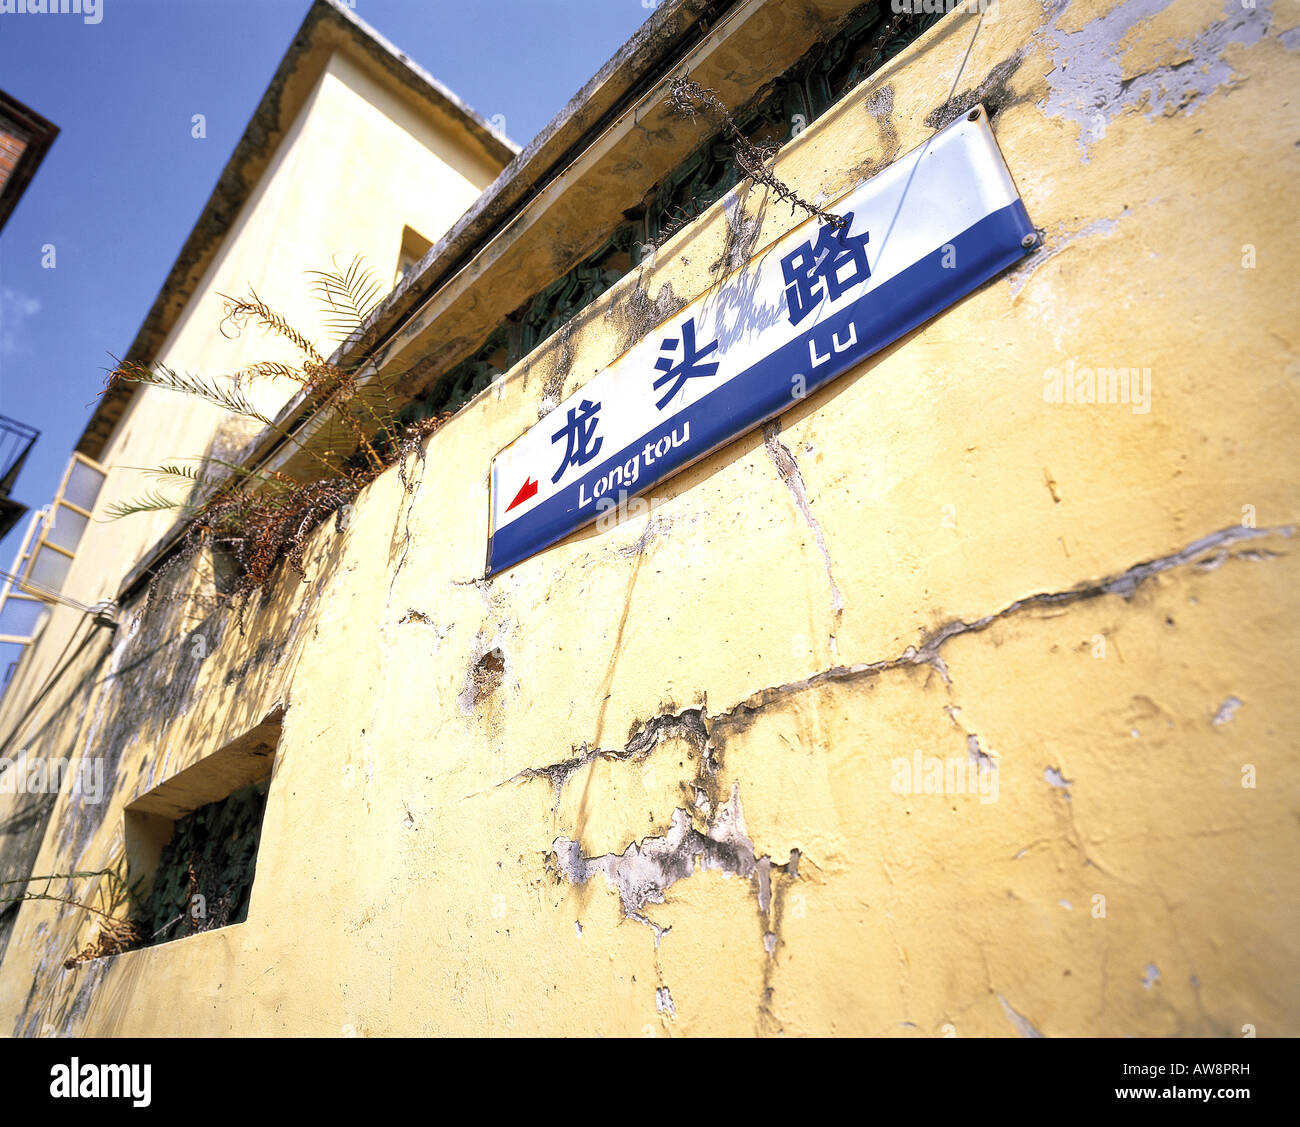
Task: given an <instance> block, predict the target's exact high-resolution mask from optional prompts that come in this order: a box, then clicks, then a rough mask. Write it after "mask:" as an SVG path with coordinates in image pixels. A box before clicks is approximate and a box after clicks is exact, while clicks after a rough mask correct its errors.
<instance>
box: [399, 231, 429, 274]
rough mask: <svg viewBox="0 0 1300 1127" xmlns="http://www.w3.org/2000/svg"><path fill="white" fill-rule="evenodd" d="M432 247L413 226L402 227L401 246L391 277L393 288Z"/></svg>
mask: <svg viewBox="0 0 1300 1127" xmlns="http://www.w3.org/2000/svg"><path fill="white" fill-rule="evenodd" d="M432 249H433V244H432V243H431V242H429V240H428V239H426V238H425V237H424V236H423V235H421V234H420V232H419V231H417V230H415V228H413V227H403V228H402V247H401V250H399V251H398V254H397V273H396V275H395V276H394V278H393V288H394V289H396V288H397V287H398V286H400V285H401V284H402V279H403V278H405V277H406V275H407V274H409V273H410V272H411V270H412V269H414V268H415V266H416V264H417V263H419V261H420V259H422V258H423V257H424V256H425V255H426V254H428V253H429V251H431V250H432Z"/></svg>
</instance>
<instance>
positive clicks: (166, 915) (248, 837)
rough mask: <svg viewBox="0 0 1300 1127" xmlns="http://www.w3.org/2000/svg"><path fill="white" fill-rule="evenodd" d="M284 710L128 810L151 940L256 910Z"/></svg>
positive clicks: (141, 908) (132, 877)
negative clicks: (265, 819) (266, 816)
mask: <svg viewBox="0 0 1300 1127" xmlns="http://www.w3.org/2000/svg"><path fill="white" fill-rule="evenodd" d="M282 717H283V713H282V712H280V711H277V712H276V713H274V714H273V715H272V716H270V717H268V718H267V719H266V720H265V721H263V723H261V724H260V725H258V726H257V727H256V728H254V729H253V730H252V731H251V732H248V733H247V734H245V735H244V736H242V737H240V738H239V739H238V740H235V741H234V742H232V743H230V744H228V745H227V746H226V747H224V748H222V749H221V750H220V751H217V752H214V753H213V754H212V755H209V756H206V757H205V758H204V759H201V760H200V761H199V762H198V763H196V764H195V765H194V766H192V767H190V768H187V769H186V770H184V771H182V772H181V773H180V774H178V775H174V776H172V778H170V779H168V780H167V781H166V782H165V783H163V784H162V785H160V786H157V787H155V788H154V789H153V790H151V791H150V792H149V793H148V794H145V795H142V796H141V797H140V798H138V799H136V800H135V801H134V802H132V803H131V804H130V805H129V806H128V807H127V808H126V851H127V868H128V873H129V878H128V883H129V884H130V885H131V886H132V888H133V890H134V892H135V893H136V895H137V897H138V900H137V906H136V911H135V912H134V913H133V914H134V915H135V917H136V919H137V920H138V921H139V923H140V924H141V926H142V929H143V930H144V932H145V934H146V936H147V938H146V939H145V942H144V944H143V945H144V946H151V945H154V944H158V943H168V942H170V941H171V940H174V939H184V938H185V937H187V936H190V935H195V934H197V933H198V932H200V931H211V930H212V929H213V928H218V927H225V926H227V925H228V924H236V923H242V922H243V921H244V920H246V919H247V918H248V910H249V907H250V904H251V902H252V893H253V877H254V875H255V871H256V867H257V853H258V846H259V845H260V843H261V837H262V816H263V814H264V813H265V812H266V796H267V791H268V789H269V787H270V785H271V771H272V767H273V765H274V761H275V748H276V745H277V743H278V742H279V738H280V722H281V719H282Z"/></svg>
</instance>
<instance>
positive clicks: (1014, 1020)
mask: <svg viewBox="0 0 1300 1127" xmlns="http://www.w3.org/2000/svg"><path fill="white" fill-rule="evenodd" d="M998 1001H999V1002H1001V1003H1002V1012H1003V1013H1005V1014H1006V1015H1007V1020H1009V1021H1010V1022H1011V1024H1012V1025H1014V1026H1015V1027H1016V1032H1017V1033H1019V1034H1020V1036H1021V1037H1042V1036H1043V1034H1042V1033H1040V1032H1039V1031H1038V1030H1037V1029H1035V1028H1034V1025H1033V1023H1032V1022H1031V1021H1030V1020H1029V1019H1028V1018H1027V1017H1025V1015H1024V1014H1022V1013H1017V1012H1016V1011H1015V1010H1014V1009H1012V1008H1011V1003H1010V1002H1008V1001H1007V1000H1006V999H1005V998H1004V997H1002V995H1001V994H999V995H998Z"/></svg>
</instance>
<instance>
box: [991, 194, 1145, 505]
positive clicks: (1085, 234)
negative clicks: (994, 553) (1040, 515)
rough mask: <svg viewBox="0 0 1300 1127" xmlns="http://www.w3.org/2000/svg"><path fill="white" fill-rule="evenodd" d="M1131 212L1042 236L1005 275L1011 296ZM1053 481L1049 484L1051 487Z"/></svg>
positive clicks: (1112, 228)
mask: <svg viewBox="0 0 1300 1127" xmlns="http://www.w3.org/2000/svg"><path fill="white" fill-rule="evenodd" d="M1132 214H1133V209H1132V208H1131V207H1126V208H1125V209H1124V210H1123V211H1121V212H1120V213H1119V215H1118V216H1117V217H1116V218H1114V219H1094V220H1093V221H1092V222H1091V223H1085V224H1084V225H1083V226H1082V227H1080V228H1078V229H1077V230H1075V231H1071V232H1069V233H1062V234H1060V235H1056V236H1050V237H1044V238H1043V239H1042V240H1041V241H1040V242H1039V244H1038V249H1037V250H1035V251H1034V252H1033V253H1032V254H1031V255H1030V256H1029V257H1028V258H1027V259H1025V261H1024V262H1023V263H1022V264H1021V265H1020V266H1018V267H1017V268H1016V269H1015V270H1013V271H1012V272H1011V274H1009V275H1008V276H1007V281H1008V283H1009V284H1010V286H1011V296H1012V297H1015V296H1016V295H1017V294H1019V293H1020V291H1021V290H1023V289H1024V288H1025V286H1026V284H1027V283H1028V282H1029V279H1030V276H1031V275H1033V274H1034V273H1035V271H1037V270H1038V268H1039V267H1040V266H1044V265H1046V264H1047V263H1048V262H1050V261H1051V260H1052V259H1053V258H1055V257H1056V256H1057V255H1058V254H1060V253H1061V252H1062V251H1063V250H1065V249H1066V248H1067V247H1069V246H1071V245H1073V244H1074V243H1075V242H1077V241H1078V240H1079V239H1090V238H1092V237H1093V236H1094V235H1105V236H1106V237H1107V238H1109V237H1110V236H1111V235H1113V234H1114V233H1115V228H1116V227H1118V226H1119V221H1120V220H1121V219H1127V218H1128V217H1129V216H1130V215H1132ZM1052 485H1055V482H1052V483H1051V484H1049V486H1048V488H1049V489H1051V487H1052ZM1052 500H1053V501H1059V500H1060V498H1059V497H1057V495H1056V492H1055V490H1052Z"/></svg>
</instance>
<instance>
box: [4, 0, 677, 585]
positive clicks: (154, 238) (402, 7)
mask: <svg viewBox="0 0 1300 1127" xmlns="http://www.w3.org/2000/svg"><path fill="white" fill-rule="evenodd" d="M309 7H310V0H100V20H99V22H98V23H96V24H88V23H86V22H85V20H84V19H83V18H82V17H81V16H78V15H72V14H69V15H49V14H45V15H37V14H31V13H21V14H19V13H13V14H9V13H5V14H0V88H3V89H4V90H5V91H6V92H8V93H9V94H11V95H12V96H13V97H15V98H17V99H18V100H19V101H21V102H24V103H26V104H27V105H29V106H31V108H32V109H34V110H36V111H37V112H38V113H41V114H43V115H44V116H45V117H46V118H48V119H49V120H51V121H53V122H54V123H55V124H56V125H58V126H59V127H60V129H61V131H62V132H61V133H60V135H59V137H58V139H57V140H56V141H55V142H54V146H53V148H51V150H50V152H49V154H48V155H47V156H46V158H45V162H44V163H43V164H42V165H41V168H40V170H39V171H38V172H37V174H36V178H35V179H34V180H33V181H32V183H31V184H30V186H29V187H28V189H27V194H26V195H25V196H24V197H23V199H22V200H21V202H20V203H19V205H18V207H17V210H16V211H15V212H14V213H13V215H12V216H11V217H10V219H9V222H8V224H7V225H6V227H5V228H4V231H3V232H0V414H4V415H8V416H10V417H12V418H16V419H18V420H20V421H22V422H25V423H28V424H30V425H32V426H35V427H37V428H39V429H40V431H41V432H42V433H41V437H40V439H39V440H38V441H37V444H36V447H35V449H34V450H33V452H32V456H31V458H29V460H28V463H27V467H26V469H25V470H24V471H23V473H22V475H21V476H20V477H19V479H18V484H17V486H16V488H15V489H14V496H15V497H16V498H17V499H18V500H20V501H23V502H25V503H26V504H28V505H30V506H31V507H32V508H33V509H35V508H37V507H39V506H41V505H43V504H44V503H45V502H46V501H48V500H49V499H50V497H51V496H52V495H53V493H54V490H55V489H56V488H57V487H58V482H59V476H60V475H61V474H62V472H63V468H64V465H65V464H66V462H67V459H68V456H69V454H70V453H71V450H72V447H73V446H74V445H75V443H76V441H77V439H78V437H79V436H80V434H81V432H82V429H83V428H84V427H85V424H86V421H87V420H88V419H89V417H90V413H91V411H92V410H93V408H94V402H95V397H96V395H97V394H98V392H99V391H100V389H101V388H102V387H103V382H104V376H105V368H106V367H107V366H108V365H109V364H110V360H109V355H110V354H112V355H116V356H121V355H123V354H125V352H126V350H127V348H128V347H129V346H130V343H131V341H132V339H133V338H134V337H135V334H136V331H137V329H139V327H140V323H141V322H142V321H143V320H144V317H145V314H146V313H147V312H148V310H149V307H150V306H151V305H152V303H153V300H154V297H155V296H156V294H157V292H158V289H159V287H160V286H161V285H162V282H163V280H164V278H165V277H166V275H167V272H168V270H169V269H170V267H171V264H172V262H173V261H174V260H175V258H176V255H177V253H178V252H179V251H180V248H181V244H182V243H183V242H184V240H185V238H186V236H187V235H188V234H189V232H190V228H191V227H192V226H193V225H194V221H195V220H196V219H197V218H198V215H199V212H200V211H201V210H202V208H203V205H204V204H205V203H206V201H207V198H208V195H209V193H210V192H211V191H212V188H213V186H214V185H215V184H216V181H217V177H218V176H219V175H220V173H221V169H222V167H223V166H224V165H225V162H226V160H227V158H228V157H229V156H230V153H231V150H232V149H233V148H234V147H235V144H236V142H237V141H238V140H239V137H240V135H241V134H242V133H243V131H244V127H245V126H246V125H247V123H248V119H249V117H250V116H251V115H252V113H253V110H254V108H255V107H256V105H257V103H258V100H259V99H260V98H261V96H262V93H263V91H264V90H265V89H266V86H267V83H268V82H269V81H270V78H271V75H272V74H273V73H274V71H275V68H276V66H277V65H278V63H279V61H280V59H281V57H282V56H283V54H284V52H285V50H286V49H287V47H288V45H289V42H290V40H291V39H292V38H293V34H294V32H295V31H296V30H297V28H298V25H299V24H300V23H301V22H302V19H303V16H304V15H305V14H306V12H307V10H308V8H309ZM353 7H354V10H355V11H356V14H357V15H358V16H359V17H361V18H362V19H363V20H365V21H366V22H367V23H368V24H370V25H371V26H372V27H374V28H376V29H377V30H378V31H379V32H380V33H381V34H382V35H384V36H385V37H386V38H387V39H389V40H390V41H391V42H393V43H394V44H396V46H397V47H398V48H399V49H400V50H402V51H404V52H405V53H406V54H407V55H409V56H410V57H411V58H413V59H414V60H415V61H416V62H418V63H419V64H420V65H421V66H423V67H424V68H425V69H426V70H428V71H429V72H430V73H432V74H433V75H434V76H436V77H437V78H438V79H439V80H440V81H442V82H443V83H445V84H446V85H447V86H449V87H451V89H452V90H454V91H455V92H456V93H457V94H458V95H459V96H460V97H461V98H462V99H463V100H464V101H466V102H468V103H469V104H470V105H471V106H473V107H474V108H475V109H476V110H478V111H479V112H480V113H481V114H483V115H484V116H485V117H489V118H490V117H492V116H493V115H495V114H503V115H504V116H505V128H506V132H507V133H508V134H509V135H510V137H511V138H512V139H513V140H514V141H516V142H517V143H519V144H521V145H524V144H527V143H528V141H529V140H531V139H532V137H533V136H534V135H535V134H536V133H537V132H538V131H539V130H540V129H541V128H542V127H543V126H544V125H546V123H547V122H548V121H550V119H551V118H552V117H554V116H555V114H556V113H558V112H559V111H560V109H561V108H563V106H564V105H565V103H566V102H567V101H568V100H569V98H571V97H572V96H573V95H574V94H575V93H576V92H577V91H578V89H579V88H580V87H581V86H582V85H583V84H584V83H585V82H586V81H587V80H588V79H589V78H590V77H591V76H592V75H593V74H594V73H595V72H596V71H597V70H598V69H599V68H600V66H601V65H602V64H603V63H604V62H605V61H606V60H608V59H609V58H610V56H611V55H613V54H614V52H615V51H617V50H618V48H619V47H620V46H621V45H622V44H623V43H624V42H625V41H626V40H627V39H628V38H629V37H630V36H631V35H632V33H633V32H634V31H635V30H636V28H637V27H638V26H639V25H640V24H641V23H642V22H643V21H644V20H645V19H646V18H648V17H649V16H650V15H651V11H650V8H651V7H652V5H651V2H650V0H472V2H469V3H466V2H465V0H356V2H355V4H354V5H353ZM196 113H202V114H204V115H206V118H207V136H206V138H204V139H202V140H196V139H194V138H193V137H191V135H190V130H191V124H190V123H191V117H192V115H193V114H196ZM47 244H51V245H53V247H54V248H55V266H54V268H53V269H46V268H42V265H41V259H42V249H41V248H42V247H43V246H45V245H47ZM25 524H26V521H25V520H24V521H23V522H20V524H19V526H18V527H17V528H16V529H15V530H14V531H13V532H11V533H10V534H9V536H8V537H6V538H5V540H4V541H3V542H0V568H5V569H7V568H8V567H9V565H10V563H12V561H13V554H14V552H15V551H16V549H17V546H18V542H19V539H20V537H21V533H22V529H23V527H25Z"/></svg>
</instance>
